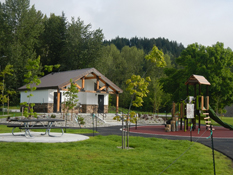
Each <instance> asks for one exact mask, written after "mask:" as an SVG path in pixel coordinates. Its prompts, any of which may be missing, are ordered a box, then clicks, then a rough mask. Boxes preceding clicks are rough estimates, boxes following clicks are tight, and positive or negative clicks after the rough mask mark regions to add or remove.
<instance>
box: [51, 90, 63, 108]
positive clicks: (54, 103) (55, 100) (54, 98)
mask: <svg viewBox="0 0 233 175" xmlns="http://www.w3.org/2000/svg"><path fill="white" fill-rule="evenodd" d="M61 96H62V93H60V108H59V111H60V112H61ZM53 112H57V92H54V94H53Z"/></svg>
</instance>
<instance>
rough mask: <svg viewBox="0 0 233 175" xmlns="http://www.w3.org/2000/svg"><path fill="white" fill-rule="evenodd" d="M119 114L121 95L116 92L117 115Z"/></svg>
mask: <svg viewBox="0 0 233 175" xmlns="http://www.w3.org/2000/svg"><path fill="white" fill-rule="evenodd" d="M118 112H119V94H118V92H116V113H118Z"/></svg>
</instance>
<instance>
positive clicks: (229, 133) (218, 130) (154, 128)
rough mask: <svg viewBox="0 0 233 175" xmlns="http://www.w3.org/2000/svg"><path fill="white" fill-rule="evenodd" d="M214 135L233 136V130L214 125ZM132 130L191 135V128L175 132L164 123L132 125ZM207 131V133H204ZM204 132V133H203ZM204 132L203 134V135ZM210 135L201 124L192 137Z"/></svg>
mask: <svg viewBox="0 0 233 175" xmlns="http://www.w3.org/2000/svg"><path fill="white" fill-rule="evenodd" d="M214 129H215V130H214V131H213V137H217V138H233V130H229V129H226V128H224V127H220V126H216V127H214ZM130 132H135V133H144V134H156V135H168V136H181V137H190V128H189V129H188V130H187V131H186V132H184V130H179V131H175V132H165V126H164V125H156V126H138V127H137V129H136V127H130ZM204 132H205V133H204ZM203 133H204V134H203ZM202 134H203V135H202ZM201 135H202V137H209V136H210V131H208V130H207V131H206V127H205V126H201V129H200V131H199V134H198V129H195V130H194V131H192V137H200V136H201Z"/></svg>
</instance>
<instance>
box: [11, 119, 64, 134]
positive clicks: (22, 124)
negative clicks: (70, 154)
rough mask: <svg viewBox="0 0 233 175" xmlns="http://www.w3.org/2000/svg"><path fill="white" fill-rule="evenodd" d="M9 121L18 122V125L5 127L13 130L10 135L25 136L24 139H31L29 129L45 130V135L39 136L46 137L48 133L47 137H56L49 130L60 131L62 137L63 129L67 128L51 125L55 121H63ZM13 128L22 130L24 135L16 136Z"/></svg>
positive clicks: (60, 120)
mask: <svg viewBox="0 0 233 175" xmlns="http://www.w3.org/2000/svg"><path fill="white" fill-rule="evenodd" d="M11 121H14V122H19V124H8V125H7V127H13V129H12V135H13V136H22V135H23V136H26V137H28V136H30V137H32V135H31V133H30V130H31V129H46V131H45V133H44V134H41V135H46V134H47V133H48V136H50V137H56V136H54V135H51V134H50V130H51V129H61V131H62V135H63V134H64V131H63V129H64V128H67V127H64V126H55V125H53V123H54V122H57V121H59V122H63V121H64V120H63V119H53V118H48V119H21V120H17V119H14V120H11ZM42 122H46V123H47V124H43V123H42ZM37 123H41V124H39V125H38V124H37ZM15 128H19V129H24V130H25V134H17V135H16V134H14V129H15ZM62 135H61V136H62Z"/></svg>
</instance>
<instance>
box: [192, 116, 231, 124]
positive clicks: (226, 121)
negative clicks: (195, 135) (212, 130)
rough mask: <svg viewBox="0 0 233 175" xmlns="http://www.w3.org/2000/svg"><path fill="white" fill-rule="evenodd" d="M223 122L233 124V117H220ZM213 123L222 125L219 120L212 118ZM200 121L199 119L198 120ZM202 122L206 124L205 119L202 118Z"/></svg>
mask: <svg viewBox="0 0 233 175" xmlns="http://www.w3.org/2000/svg"><path fill="white" fill-rule="evenodd" d="M219 118H220V119H221V120H222V121H223V122H225V123H227V124H229V125H232V126H233V117H219ZM210 121H211V124H213V125H214V126H221V125H219V124H218V123H217V122H215V121H214V120H213V119H210ZM196 122H197V123H198V120H197V121H196ZM201 124H203V125H205V120H201Z"/></svg>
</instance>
